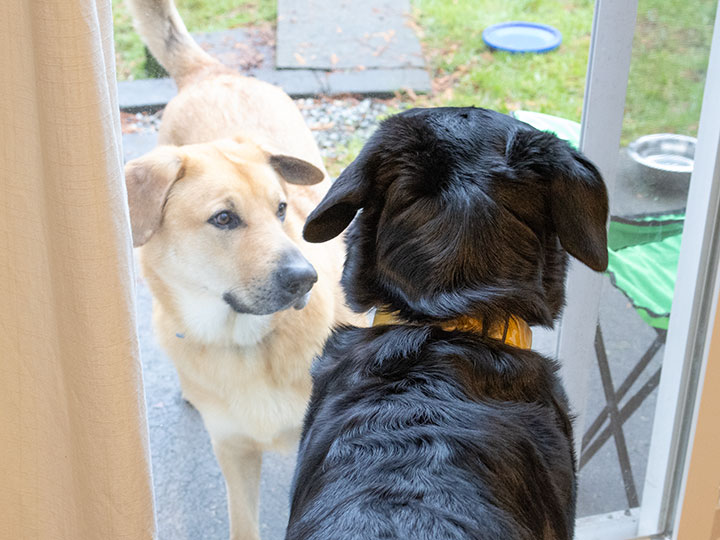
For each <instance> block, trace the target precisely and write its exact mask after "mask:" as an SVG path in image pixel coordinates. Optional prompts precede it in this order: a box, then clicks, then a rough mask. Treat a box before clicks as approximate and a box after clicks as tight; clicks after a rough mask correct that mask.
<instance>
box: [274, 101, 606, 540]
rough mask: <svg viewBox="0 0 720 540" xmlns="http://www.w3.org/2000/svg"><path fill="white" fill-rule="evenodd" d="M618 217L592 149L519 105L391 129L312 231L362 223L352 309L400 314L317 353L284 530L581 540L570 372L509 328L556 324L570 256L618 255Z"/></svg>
mask: <svg viewBox="0 0 720 540" xmlns="http://www.w3.org/2000/svg"><path fill="white" fill-rule="evenodd" d="M360 209H362V212H360V213H358V211H359V210H360ZM607 213H608V203H607V193H606V189H605V185H604V183H603V181H602V178H601V177H600V174H599V173H598V171H597V169H596V168H595V167H594V166H593V165H592V164H591V163H590V162H589V161H588V160H587V159H586V158H584V157H583V156H582V155H581V154H579V153H578V152H576V151H575V150H573V149H572V148H571V147H570V146H569V145H568V144H567V143H565V142H562V141H560V140H559V139H557V138H556V137H555V136H553V135H551V134H548V133H543V132H540V131H537V130H535V129H533V128H531V127H530V126H528V125H527V124H524V123H522V122H519V121H516V120H513V119H511V118H510V117H508V116H505V115H501V114H499V113H496V112H493V111H488V110H484V109H476V108H461V109H452V108H442V109H415V110H411V111H407V112H405V113H402V114H399V115H397V116H394V117H392V118H389V119H388V120H386V121H385V122H383V124H382V125H381V126H380V128H379V129H378V131H377V132H376V134H375V135H373V137H372V138H371V139H370V141H369V142H368V143H367V144H366V145H365V147H364V148H363V150H362V151H361V152H360V154H359V156H358V157H357V159H356V160H355V161H354V162H353V163H352V164H351V165H350V166H349V167H348V168H347V169H346V170H345V171H344V172H343V173H342V174H341V175H340V177H339V178H338V179H337V181H336V182H335V184H334V185H333V186H332V187H331V189H330V191H329V192H328V194H327V196H326V197H325V199H324V200H323V201H322V202H321V203H320V205H319V206H318V207H317V208H316V209H315V210H314V211H313V212H312V213H311V214H310V216H309V217H308V220H307V223H306V225H305V231H304V235H305V238H306V239H307V240H308V241H311V242H323V241H326V240H328V239H330V238H332V237H334V236H336V235H338V234H340V233H341V232H342V231H343V230H344V229H345V228H346V227H347V226H348V225H349V224H350V222H351V221H353V218H355V220H354V222H353V225H352V227H351V228H350V231H349V232H348V255H347V261H346V264H345V270H344V274H343V286H344V288H345V291H346V294H347V297H348V300H349V302H350V303H351V305H352V306H353V307H354V308H355V309H356V310H358V311H365V310H368V309H370V308H372V307H378V308H380V309H381V310H382V311H383V312H384V313H392V314H394V315H392V317H394V320H395V321H396V323H397V324H386V325H383V326H375V327H373V328H368V329H359V328H340V329H338V330H337V331H335V332H334V334H333V335H332V337H331V338H330V339H329V340H328V342H327V344H326V346H325V350H324V353H323V356H322V357H321V358H319V359H318V360H317V361H316V363H315V365H314V367H313V379H314V387H313V394H312V397H311V401H310V405H309V409H308V412H307V416H306V418H305V425H304V430H303V435H302V441H301V443H300V452H299V457H298V465H297V469H296V473H295V479H294V484H293V493H292V508H291V515H290V523H289V525H288V531H287V537H286V538H287V539H288V540H298V539H303V540H310V539H312V540H319V539H322V540H326V539H327V540H330V539H332V540H371V539H380V538H401V539H407V540H425V539H427V540H430V539H432V540H444V539H468V538H471V539H488V540H505V539H527V540H531V539H532V540H537V539H545V540H551V539H552V540H560V539H569V538H572V537H573V530H574V519H575V456H574V453H573V442H572V427H571V422H570V418H569V413H568V403H567V399H566V397H565V393H564V391H563V389H562V387H561V384H560V381H559V378H558V376H557V374H556V371H557V365H556V364H555V363H554V362H553V361H552V360H549V359H547V358H544V357H542V356H540V355H538V354H536V353H534V352H532V351H530V350H525V349H523V348H520V347H517V346H513V345H511V344H508V343H505V342H504V341H505V340H506V337H507V331H508V321H510V320H511V319H512V320H515V321H519V323H518V324H520V325H521V326H522V325H523V324H524V323H523V322H522V321H525V322H526V323H528V324H530V325H544V326H552V324H553V321H554V319H556V318H557V316H558V314H559V312H560V310H561V309H562V306H563V302H564V288H563V282H564V278H565V270H566V264H567V254H566V252H565V250H567V251H568V252H569V253H570V254H572V255H574V256H575V257H577V258H578V259H579V260H581V261H582V262H584V263H585V264H587V265H588V266H590V267H591V268H593V269H594V270H603V269H604V268H605V267H606V266H607V247H606V234H605V223H606V220H607ZM356 214H357V217H356ZM481 326H482V330H480V327H481ZM497 328H501V329H503V330H502V332H497V331H496V330H493V329H497Z"/></svg>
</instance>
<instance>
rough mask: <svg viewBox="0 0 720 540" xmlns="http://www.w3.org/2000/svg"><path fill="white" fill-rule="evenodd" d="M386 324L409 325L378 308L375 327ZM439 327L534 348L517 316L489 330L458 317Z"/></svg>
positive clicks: (524, 326) (524, 325)
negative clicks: (474, 333)
mask: <svg viewBox="0 0 720 540" xmlns="http://www.w3.org/2000/svg"><path fill="white" fill-rule="evenodd" d="M386 324H408V321H406V320H403V319H401V318H400V317H398V315H397V313H392V312H390V311H387V310H384V309H379V308H378V309H377V310H376V311H375V318H374V319H373V326H382V325H386ZM438 326H440V327H441V328H442V329H443V330H448V331H450V330H464V331H466V332H476V333H478V334H482V335H483V336H486V337H489V338H491V339H497V340H498V341H502V342H503V343H505V344H507V345H510V346H512V347H517V348H519V349H530V348H531V347H532V330H531V329H530V326H529V325H528V323H526V322H525V321H524V320H523V319H521V318H520V317H518V316H516V315H509V316H508V317H507V318H506V319H505V320H504V321H501V322H498V323H495V324H491V325H490V326H489V327H488V328H485V325H484V324H483V321H482V319H474V318H472V317H458V318H457V319H452V320H449V321H444V322H441V323H438Z"/></svg>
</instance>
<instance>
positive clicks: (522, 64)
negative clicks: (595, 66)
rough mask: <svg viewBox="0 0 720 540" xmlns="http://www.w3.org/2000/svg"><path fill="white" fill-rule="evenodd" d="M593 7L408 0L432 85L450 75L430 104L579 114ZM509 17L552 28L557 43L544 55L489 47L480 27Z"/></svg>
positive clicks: (555, 1) (544, 0) (584, 3)
mask: <svg viewBox="0 0 720 540" xmlns="http://www.w3.org/2000/svg"><path fill="white" fill-rule="evenodd" d="M593 5H594V2H593V0H510V1H507V0H506V1H502V2H500V1H498V0H464V1H462V0H458V1H447V0H414V2H413V7H414V10H415V16H416V19H417V21H418V23H419V24H420V26H421V28H422V29H423V31H424V33H425V36H424V38H423V45H424V47H425V52H426V55H427V56H428V57H429V58H428V59H429V61H430V65H431V69H432V70H433V72H434V76H435V79H436V81H439V82H440V86H446V85H447V84H450V81H452V82H451V86H449V88H450V90H446V91H443V90H442V89H441V91H440V95H439V96H438V97H436V98H434V99H432V100H431V101H432V104H433V105H454V106H465V105H477V106H480V107H487V108H490V109H495V110H499V111H502V112H510V111H513V110H516V109H528V110H534V111H539V112H543V113H547V114H554V115H558V116H562V117H564V118H570V119H573V120H579V119H580V115H581V113H582V96H583V89H584V86H585V69H586V66H587V57H588V50H589V46H590V29H591V27H592V16H593ZM512 20H525V21H532V22H541V23H545V24H550V25H552V26H555V27H556V28H558V29H559V30H560V32H561V33H562V35H563V43H562V45H561V46H560V48H559V49H558V50H556V51H553V52H551V53H548V54H525V55H518V54H511V53H506V52H499V51H497V52H491V51H490V50H489V49H488V48H487V47H486V46H485V44H484V42H483V40H482V31H483V29H485V28H486V27H488V26H490V25H491V24H495V23H499V22H503V21H512ZM448 77H449V78H450V79H449V80H448V81H447V82H446V78H448Z"/></svg>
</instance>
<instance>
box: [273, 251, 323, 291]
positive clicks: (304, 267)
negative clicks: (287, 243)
mask: <svg viewBox="0 0 720 540" xmlns="http://www.w3.org/2000/svg"><path fill="white" fill-rule="evenodd" d="M317 279H318V275H317V272H316V271H315V268H313V266H312V265H311V264H310V263H309V262H308V261H307V260H305V258H304V257H302V256H300V257H298V258H295V259H294V260H292V261H290V262H288V263H287V264H286V265H285V266H283V267H282V268H281V269H280V271H279V272H278V275H277V280H278V284H279V285H280V286H281V287H282V288H283V289H284V290H285V291H287V292H288V293H289V294H291V295H293V296H302V295H303V294H305V293H307V292H308V291H310V289H312V286H313V285H314V284H315V282H316V281H317Z"/></svg>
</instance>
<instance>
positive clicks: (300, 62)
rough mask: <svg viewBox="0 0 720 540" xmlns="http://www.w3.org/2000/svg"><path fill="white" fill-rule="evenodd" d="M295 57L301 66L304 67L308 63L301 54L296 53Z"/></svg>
mask: <svg viewBox="0 0 720 540" xmlns="http://www.w3.org/2000/svg"><path fill="white" fill-rule="evenodd" d="M293 56H294V57H295V61H296V62H297V63H298V64H300V65H301V66H304V65H305V64H307V62H306V61H305V59H304V58H303V57H302V56H301V55H300V53H295V54H294V55H293Z"/></svg>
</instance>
